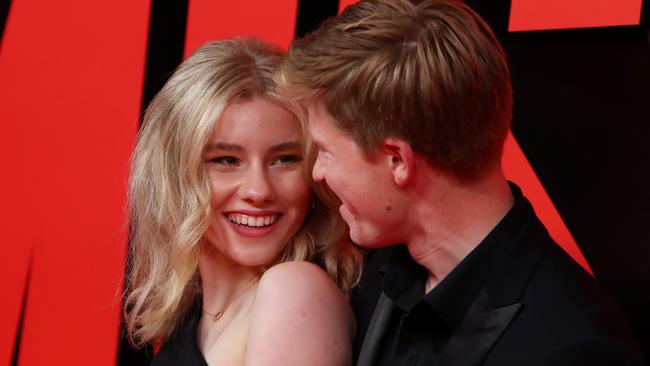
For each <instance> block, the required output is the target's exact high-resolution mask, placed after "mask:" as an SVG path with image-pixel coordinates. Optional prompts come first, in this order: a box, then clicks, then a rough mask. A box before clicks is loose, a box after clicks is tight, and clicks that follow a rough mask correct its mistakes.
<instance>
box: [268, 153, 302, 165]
mask: <svg viewBox="0 0 650 366" xmlns="http://www.w3.org/2000/svg"><path fill="white" fill-rule="evenodd" d="M301 161H302V156H301V155H297V154H289V155H280V156H278V157H277V158H275V160H273V161H272V162H271V165H291V164H295V163H299V162H301Z"/></svg>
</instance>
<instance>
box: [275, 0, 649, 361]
mask: <svg viewBox="0 0 650 366" xmlns="http://www.w3.org/2000/svg"><path fill="white" fill-rule="evenodd" d="M279 75H280V77H279V80H280V85H282V87H283V88H284V89H285V90H286V91H287V92H289V93H291V94H292V95H293V96H294V97H295V98H297V99H299V100H300V101H301V102H302V103H303V104H304V105H305V106H306V108H307V111H308V120H309V122H308V127H309V131H310V133H311V135H312V137H313V142H314V144H315V146H316V147H317V148H318V157H317V160H316V163H315V166H314V170H313V176H314V179H315V180H316V181H320V182H324V183H326V184H327V186H329V188H331V189H332V191H334V193H336V195H337V196H338V197H339V198H340V200H341V206H340V213H341V215H342V216H343V218H344V219H345V221H346V222H347V224H348V225H349V227H350V237H351V238H352V240H353V241H355V242H356V243H358V244H359V245H360V246H362V247H365V248H368V249H373V250H369V251H368V254H367V261H366V267H365V269H364V276H363V278H362V280H361V283H360V284H359V286H358V289H357V290H356V292H355V293H354V294H353V296H352V303H353V307H354V309H355V312H356V314H357V318H358V325H359V326H358V345H357V360H358V365H433V364H435V365H464V366H470V365H495V366H497V365H498V366H504V365H582V364H585V365H586V364H589V365H593V364H598V365H639V364H643V362H642V361H641V356H640V351H639V350H638V345H637V344H636V341H635V340H634V336H633V335H632V331H631V330H630V328H629V326H628V324H627V323H626V320H625V319H624V317H623V315H622V312H621V310H620V309H619V307H618V306H617V305H616V304H615V302H614V301H613V300H612V299H611V298H610V296H609V295H607V294H606V292H605V291H604V290H603V289H602V288H601V287H599V285H598V284H597V283H596V281H595V280H594V279H593V278H591V277H590V276H589V275H588V274H587V273H585V272H584V271H583V270H582V268H580V267H579V266H578V265H577V264H576V263H574V262H573V261H572V260H571V259H570V258H569V257H568V256H567V255H566V254H565V253H564V252H563V251H562V250H561V249H560V248H559V247H558V246H557V245H556V244H555V243H554V242H553V240H552V239H551V238H550V237H549V236H548V234H547V232H546V230H545V229H544V227H543V226H542V224H541V223H540V221H539V220H538V219H537V217H536V216H535V213H534V212H533V209H532V208H531V206H530V203H529V202H528V201H527V200H526V198H524V197H523V196H522V194H521V192H520V190H519V189H518V188H517V187H516V186H515V185H514V184H510V183H508V182H507V181H506V179H505V177H504V174H503V172H502V169H501V166H500V157H501V152H502V147H503V143H504V139H505V137H506V135H507V133H508V130H509V128H510V119H511V110H512V90H511V85H510V75H509V71H508V66H507V63H506V61H505V57H504V54H503V51H502V49H501V47H500V46H499V44H498V42H497V40H496V39H495V37H494V35H493V34H492V32H491V30H490V29H489V27H488V26H487V24H485V23H484V21H483V20H482V19H481V18H480V17H479V16H478V15H476V14H475V13H474V12H473V11H472V10H471V9H469V8H468V7H467V6H466V5H464V4H463V3H461V2H457V1H453V0H429V1H408V0H377V1H362V2H360V3H358V4H357V5H355V6H352V7H349V8H348V9H347V10H346V11H345V12H344V13H343V14H342V15H341V16H340V17H338V18H335V19H333V20H331V21H329V22H327V23H326V24H324V26H323V27H321V29H319V30H318V31H316V32H315V33H314V34H312V35H310V36H308V37H307V38H306V39H303V40H300V41H297V42H295V43H294V44H293V45H292V47H291V49H290V50H289V53H288V55H287V58H286V60H285V63H284V64H283V67H282V70H281V72H280V73H279ZM395 243H403V244H400V245H395Z"/></svg>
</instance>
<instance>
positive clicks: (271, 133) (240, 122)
mask: <svg viewBox="0 0 650 366" xmlns="http://www.w3.org/2000/svg"><path fill="white" fill-rule="evenodd" d="M302 136H303V135H302V131H301V129H300V126H299V124H298V121H297V119H296V117H295V116H294V115H293V114H292V113H291V112H289V111H288V110H287V109H285V108H284V107H282V106H281V105H279V104H276V103H274V102H272V101H269V100H267V99H265V98H262V97H258V96H254V97H253V98H250V99H244V100H235V101H233V102H231V103H230V104H229V105H228V106H227V107H226V109H225V110H224V112H223V114H222V115H221V118H220V120H219V121H218V122H217V124H216V126H215V129H214V132H213V133H212V136H211V137H210V139H209V141H208V144H207V146H206V148H205V152H204V164H205V167H206V171H207V173H208V175H209V178H210V182H211V187H212V202H211V205H212V210H213V213H214V215H213V218H212V222H211V223H210V226H209V228H208V230H207V231H206V233H205V235H204V236H205V239H207V241H208V242H209V243H211V244H212V245H214V246H215V247H216V248H217V249H218V250H219V252H221V253H222V254H223V255H224V257H225V258H227V259H230V260H232V261H233V262H235V263H238V264H240V265H243V266H247V267H252V266H261V265H266V264H268V263H270V262H271V261H273V260H274V259H275V258H276V257H277V256H278V255H279V254H280V253H281V252H282V250H283V249H284V248H285V246H286V245H287V243H288V242H289V241H290V240H291V238H292V237H293V236H294V235H295V234H296V233H297V231H298V230H299V229H300V227H301V225H302V223H303V221H304V220H305V216H306V214H307V211H308V206H309V201H310V198H311V189H310V185H309V181H308V178H307V177H306V175H305V172H304V168H303V137H302Z"/></svg>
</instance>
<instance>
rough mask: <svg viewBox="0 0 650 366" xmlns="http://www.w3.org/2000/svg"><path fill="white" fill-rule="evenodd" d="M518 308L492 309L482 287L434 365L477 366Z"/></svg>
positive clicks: (518, 304)
mask: <svg viewBox="0 0 650 366" xmlns="http://www.w3.org/2000/svg"><path fill="white" fill-rule="evenodd" d="M520 308H521V304H520V303H515V304H511V305H507V306H503V307H500V308H496V309H492V307H491V306H490V301H489V299H488V294H487V290H486V288H485V287H483V289H482V290H481V292H480V294H479V296H478V297H477V298H476V300H475V301H474V302H473V303H472V305H471V306H470V307H469V309H468V311H467V313H466V315H465V318H463V321H462V322H461V325H460V327H459V328H458V329H456V331H455V332H454V333H453V334H452V336H451V338H450V339H449V341H448V342H447V344H446V346H445V347H444V348H443V350H442V352H441V353H440V355H439V363H438V365H441V366H442V365H463V366H472V365H480V364H481V362H482V360H483V358H484V357H485V356H486V354H487V353H488V351H489V350H490V349H491V348H492V346H493V345H494V343H495V342H496V341H497V339H499V336H501V333H503V331H505V330H506V328H507V327H508V325H509V324H510V322H511V321H512V320H513V319H514V317H515V315H517V312H518V311H519V309H520Z"/></svg>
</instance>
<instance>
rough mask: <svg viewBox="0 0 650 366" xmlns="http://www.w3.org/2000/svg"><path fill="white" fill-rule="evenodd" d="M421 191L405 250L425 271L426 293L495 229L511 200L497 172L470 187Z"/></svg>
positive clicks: (454, 185) (433, 187)
mask: <svg viewBox="0 0 650 366" xmlns="http://www.w3.org/2000/svg"><path fill="white" fill-rule="evenodd" d="M421 188H422V189H421V191H420V193H419V197H418V198H419V199H418V200H417V201H416V207H415V208H416V210H415V212H416V214H415V215H413V216H414V219H415V224H416V226H415V230H414V231H413V233H414V235H413V236H412V237H411V238H410V240H409V241H408V242H407V244H406V246H407V248H408V250H409V253H410V255H411V257H413V259H414V260H415V261H416V262H418V263H419V264H420V265H422V266H423V267H425V268H426V269H427V272H428V274H429V275H428V278H427V282H426V292H429V291H430V290H431V289H432V288H434V287H435V286H436V285H437V284H438V283H439V282H440V281H442V280H443V279H444V278H445V277H446V276H447V275H448V274H449V272H451V271H452V270H453V269H454V268H455V267H456V266H457V265H458V264H459V263H460V262H461V261H462V260H463V259H464V258H465V257H466V256H467V255H468V254H469V253H470V252H471V251H472V250H474V248H476V247H477V246H478V245H479V244H480V243H481V241H482V240H483V239H484V238H485V237H486V236H487V235H488V234H489V233H490V231H492V229H494V227H495V226H496V225H497V224H498V223H499V222H500V221H501V219H503V217H504V216H505V215H506V214H507V213H508V211H509V210H510V208H511V207H512V205H513V202H514V199H513V197H512V193H511V191H510V188H509V186H508V182H507V181H506V179H505V177H504V176H503V173H502V172H501V171H500V169H495V171H494V172H492V173H488V174H487V175H486V176H485V177H483V178H482V179H480V180H479V181H477V182H473V183H470V184H458V183H455V182H453V181H449V182H447V181H444V182H442V183H441V184H435V185H422V186H421Z"/></svg>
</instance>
